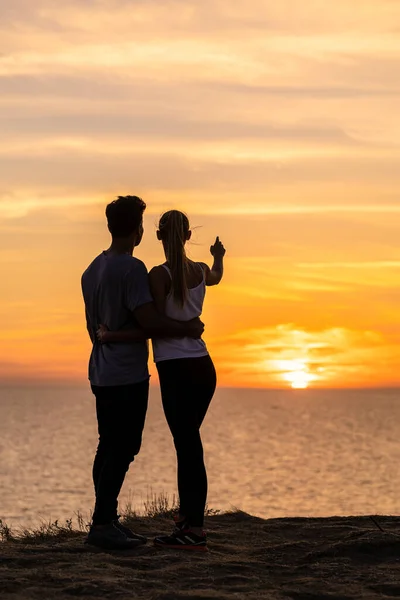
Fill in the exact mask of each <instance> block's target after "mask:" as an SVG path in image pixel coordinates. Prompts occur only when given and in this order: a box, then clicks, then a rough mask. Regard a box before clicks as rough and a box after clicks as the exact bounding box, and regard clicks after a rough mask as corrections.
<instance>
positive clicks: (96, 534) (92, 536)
mask: <svg viewBox="0 0 400 600" xmlns="http://www.w3.org/2000/svg"><path fill="white" fill-rule="evenodd" d="M85 543H86V544H89V545H90V546H97V547H98V548H103V549H104V550H131V549H133V548H137V547H138V546H141V544H142V542H140V541H139V540H136V539H130V538H128V537H127V536H126V535H125V533H123V532H122V531H121V530H120V529H119V528H118V527H116V526H115V524H114V523H110V524H109V525H104V526H102V527H96V526H93V525H92V527H91V528H90V531H89V534H88V536H87V538H86V542H85Z"/></svg>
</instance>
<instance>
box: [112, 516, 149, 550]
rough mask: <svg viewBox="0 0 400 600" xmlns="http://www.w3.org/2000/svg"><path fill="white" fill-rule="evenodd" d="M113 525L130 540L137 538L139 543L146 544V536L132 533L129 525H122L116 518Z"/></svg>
mask: <svg viewBox="0 0 400 600" xmlns="http://www.w3.org/2000/svg"><path fill="white" fill-rule="evenodd" d="M114 525H115V527H117V529H119V530H120V531H122V533H124V534H125V535H126V537H127V538H129V539H130V540H138V541H139V542H140V543H141V544H147V537H145V536H144V535H140V534H139V533H134V532H133V531H132V530H131V529H129V527H125V525H122V523H120V522H119V521H118V520H117V521H114Z"/></svg>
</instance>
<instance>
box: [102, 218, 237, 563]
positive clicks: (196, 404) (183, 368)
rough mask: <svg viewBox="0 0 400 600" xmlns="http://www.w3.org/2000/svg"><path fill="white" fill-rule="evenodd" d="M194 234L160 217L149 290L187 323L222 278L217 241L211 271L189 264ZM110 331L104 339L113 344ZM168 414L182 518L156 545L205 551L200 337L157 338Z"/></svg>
mask: <svg viewBox="0 0 400 600" xmlns="http://www.w3.org/2000/svg"><path fill="white" fill-rule="evenodd" d="M190 237H191V231H190V226H189V220H188V218H187V216H186V215H185V214H184V213H182V212H180V211H177V210H171V211H168V212H166V213H165V214H164V215H163V216H162V217H161V219H160V222H159V228H158V231H157V238H158V239H159V240H160V241H161V242H162V244H163V247H164V253H165V257H166V262H165V263H164V264H162V265H159V266H157V267H154V268H153V269H152V270H151V271H150V274H149V277H150V288H151V292H152V295H153V298H154V302H155V304H156V307H157V309H158V310H159V312H160V313H162V314H165V315H166V316H168V317H170V318H172V319H176V320H179V321H189V320H191V319H193V318H195V317H199V316H200V315H201V313H202V308H203V302H204V297H205V291H206V286H210V285H217V284H218V283H219V282H220V281H221V279H222V275H223V257H224V255H225V249H224V247H223V245H222V243H221V242H220V241H219V238H218V237H217V239H216V241H215V244H214V245H213V246H211V248H210V251H211V254H212V256H213V257H214V264H213V266H212V267H211V269H210V268H209V267H208V266H207V265H206V264H205V263H198V262H194V261H192V260H190V259H189V258H188V257H187V255H186V251H185V245H186V242H187V241H189V240H190ZM110 336H112V333H111V332H108V333H107V338H106V339H103V340H102V341H110V342H111V341H113V339H112V338H111V337H110ZM152 342H153V352H154V361H155V363H156V366H157V370H158V374H159V378H160V386H161V395H162V403H163V407H164V412H165V416H166V419H167V422H168V425H169V428H170V430H171V433H172V436H173V438H174V444H175V448H176V454H177V462H178V492H179V514H178V515H177V517H176V519H175V525H176V527H175V529H174V531H173V533H172V534H171V535H167V536H160V537H157V538H156V539H155V540H154V543H155V544H156V545H157V546H162V547H165V548H179V549H187V550H203V551H205V550H207V538H206V534H205V533H204V531H203V522H204V509H205V505H206V499H207V474H206V469H205V465H204V459H203V446H202V441H201V437H200V427H201V424H202V422H203V420H204V417H205V415H206V413H207V409H208V407H209V405H210V402H211V399H212V397H213V395H214V392H215V388H216V373H215V368H214V365H213V362H212V360H211V358H210V356H209V353H208V351H207V347H206V345H205V343H204V341H203V340H202V339H193V338H158V339H153V340H152Z"/></svg>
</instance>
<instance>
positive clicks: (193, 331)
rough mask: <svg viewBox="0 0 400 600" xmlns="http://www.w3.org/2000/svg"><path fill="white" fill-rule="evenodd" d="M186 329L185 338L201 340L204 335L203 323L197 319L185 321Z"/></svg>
mask: <svg viewBox="0 0 400 600" xmlns="http://www.w3.org/2000/svg"><path fill="white" fill-rule="evenodd" d="M185 325H186V327H187V331H186V336H187V337H191V338H194V339H198V338H201V336H202V335H203V333H204V323H203V321H201V320H200V319H199V318H198V317H196V318H195V319H192V320H191V321H187V323H186V324H185Z"/></svg>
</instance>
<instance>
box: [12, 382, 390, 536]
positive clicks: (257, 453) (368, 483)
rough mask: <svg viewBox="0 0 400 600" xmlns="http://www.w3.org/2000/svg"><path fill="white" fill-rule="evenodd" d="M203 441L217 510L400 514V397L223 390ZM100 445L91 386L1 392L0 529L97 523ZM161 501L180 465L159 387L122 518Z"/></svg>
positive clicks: (267, 514)
mask: <svg viewBox="0 0 400 600" xmlns="http://www.w3.org/2000/svg"><path fill="white" fill-rule="evenodd" d="M187 401H188V402H190V394H188V398H187ZM202 437H203V441H204V448H205V458H206V464H207V470H208V478H209V496H208V505H209V507H210V508H213V509H215V510H221V511H224V510H232V509H238V510H242V511H245V512H248V513H251V514H253V515H258V516H260V517H264V518H274V517H295V516H299V517H306V516H307V517H308V516H314V517H321V516H330V515H338V516H340V515H365V514H369V515H370V514H374V515H375V514H387V515H397V514H399V513H400V390H397V389H382V390H376V389H375V390H372V389H369V390H361V389H360V390H259V389H219V390H218V391H217V393H216V395H215V397H214V399H213V402H212V405H211V407H210V410H209V412H208V415H207V417H206V420H205V422H204V425H203V428H202ZM96 444H97V429H96V418H95V405H94V398H93V396H92V394H91V392H90V390H89V389H88V388H87V387H86V386H81V387H79V388H70V387H68V388H49V387H46V388H37V387H36V388H31V389H27V388H11V387H8V388H7V387H3V388H1V389H0V519H2V520H3V522H5V523H7V524H8V525H10V526H12V527H17V528H25V527H28V528H29V527H34V526H36V525H38V524H40V523H41V522H43V521H44V522H49V521H54V520H58V521H59V522H63V521H65V520H66V519H70V518H73V519H74V518H76V515H77V514H78V513H80V514H82V515H83V516H84V518H86V517H87V518H89V515H90V511H91V510H92V508H93V489H92V482H91V468H92V461H93V456H94V453H95V450H96ZM160 494H161V495H164V496H168V498H169V499H170V501H171V502H172V501H173V498H174V496H176V460H175V453H174V447H173V443H172V438H171V435H170V433H169V430H168V427H167V425H166V422H165V418H164V415H163V412H162V406H161V400H160V394H159V391H158V389H157V388H156V387H154V388H151V394H150V405H149V411H148V416H147V422H146V427H145V432H144V437H143V445H142V449H141V452H140V454H139V455H138V456H137V458H136V460H135V462H134V463H133V464H132V465H131V468H130V470H129V473H128V475H127V478H126V480H125V483H124V487H123V489H122V492H121V496H120V507H121V510H123V509H124V507H126V506H127V505H130V506H131V507H132V508H134V509H135V510H137V511H138V512H141V511H142V510H143V506H144V503H145V502H146V501H147V500H149V499H151V498H152V497H154V496H157V495H160Z"/></svg>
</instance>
